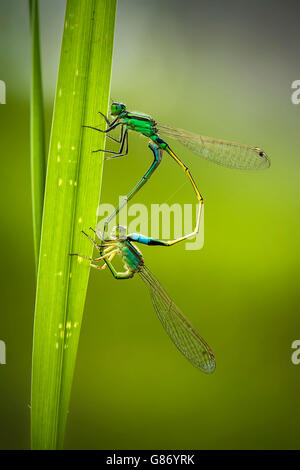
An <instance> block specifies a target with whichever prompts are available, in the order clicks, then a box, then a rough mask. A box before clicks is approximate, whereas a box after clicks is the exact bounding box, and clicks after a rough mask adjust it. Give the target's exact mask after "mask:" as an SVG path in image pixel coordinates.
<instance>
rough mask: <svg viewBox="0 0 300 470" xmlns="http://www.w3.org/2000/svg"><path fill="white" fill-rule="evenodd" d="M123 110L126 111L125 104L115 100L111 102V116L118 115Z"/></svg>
mask: <svg viewBox="0 0 300 470" xmlns="http://www.w3.org/2000/svg"><path fill="white" fill-rule="evenodd" d="M124 111H126V105H125V104H123V103H117V102H114V103H112V104H111V107H110V114H111V115H112V116H118V115H119V114H121V113H123V112H124Z"/></svg>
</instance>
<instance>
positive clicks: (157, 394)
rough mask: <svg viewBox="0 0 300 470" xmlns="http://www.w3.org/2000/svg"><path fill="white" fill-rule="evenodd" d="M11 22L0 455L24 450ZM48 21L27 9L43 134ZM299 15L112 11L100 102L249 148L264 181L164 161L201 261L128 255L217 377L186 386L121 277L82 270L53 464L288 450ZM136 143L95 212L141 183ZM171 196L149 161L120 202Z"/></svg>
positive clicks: (160, 4) (190, 371) (170, 254)
mask: <svg viewBox="0 0 300 470" xmlns="http://www.w3.org/2000/svg"><path fill="white" fill-rule="evenodd" d="M27 6H28V5H27V1H25V0H24V1H23V0H22V1H21V0H11V1H10V2H1V4H0V63H1V67H0V79H1V80H4V81H5V82H6V85H7V104H6V105H1V106H0V129H1V141H0V148H1V168H2V170H1V199H0V200H1V219H2V223H1V226H2V230H1V246H2V250H1V251H2V259H1V278H0V280H1V291H2V296H1V299H2V301H1V320H0V339H1V340H4V341H5V342H6V345H7V364H6V365H2V366H0V380H1V387H0V422H1V426H0V447H1V448H2V449H10V448H28V447H29V444H30V443H29V418H30V369H31V348H32V328H33V308H34V255H33V240H32V220H31V201H30V167H29V83H30V40H29V19H28V12H27ZM64 6H65V3H64V2H63V1H59V0H56V1H53V0H51V1H50V0H42V1H41V8H40V10H41V11H40V13H41V37H42V53H43V57H42V60H43V78H44V92H45V100H46V122H47V134H48V135H49V131H50V124H51V113H52V104H53V98H54V92H55V82H56V74H57V68H58V60H59V50H60V40H61V35H62V27H63V19H64ZM298 17H299V3H297V2H296V1H286V2H282V1H268V0H256V1H252V2H248V1H247V2H245V1H233V0H230V1H227V2H222V1H221V0H218V1H197V0H186V1H185V2H180V1H174V0H160V1H157V0H152V1H151V2H149V1H146V0H122V1H120V2H119V5H118V10H117V20H116V37H115V50H114V60H113V74H112V91H111V97H112V98H113V99H114V100H122V101H124V102H126V103H127V105H128V107H129V108H131V109H133V110H139V111H142V112H145V113H148V114H151V115H152V116H154V117H155V118H156V119H157V120H160V121H162V122H165V123H167V124H169V125H172V126H175V127H182V128H186V129H189V130H191V131H194V132H199V133H202V134H204V135H211V136H215V137H220V138H225V139H229V140H235V141H240V142H244V143H249V144H252V145H257V146H261V147H262V148H263V149H264V150H265V151H266V152H267V153H268V155H270V157H271V159H272V166H271V168H270V169H269V170H267V171H265V172H257V173H251V172H249V173H247V172H240V171H234V170H228V169H225V168H221V167H218V166H215V165H213V164H210V163H209V162H205V161H201V159H200V158H197V156H194V155H193V154H191V153H189V152H188V150H186V149H185V148H183V147H181V146H180V144H174V145H173V147H174V150H175V151H176V152H177V153H178V154H179V155H180V156H181V157H182V158H183V160H184V161H185V162H187V164H188V165H189V167H190V168H191V169H192V173H193V175H194V177H195V179H196V181H197V182H198V185H199V187H200V189H201V192H202V194H203V196H204V200H205V244H204V248H203V249H202V250H201V251H186V250H185V249H184V246H180V244H179V245H177V246H174V247H173V248H172V249H164V248H162V247H145V248H144V249H143V254H144V257H145V261H146V263H147V264H148V265H149V266H150V268H151V269H152V271H153V272H154V273H155V274H156V276H157V277H158V278H159V279H160V281H161V282H162V284H163V285H164V287H165V288H166V289H167V291H168V292H169V293H170V295H171V296H172V297H173V298H174V300H175V302H176V303H177V304H178V305H179V306H180V307H181V309H182V310H183V311H184V312H185V314H186V315H187V316H188V317H189V319H190V320H191V321H192V322H193V324H194V325H195V326H196V327H197V328H198V329H199V331H200V332H201V334H202V335H203V336H204V338H205V339H206V340H207V341H208V343H209V344H210V345H211V347H212V349H213V351H214V353H215V355H216V360H217V370H216V372H215V374H213V375H212V376H206V375H204V374H201V373H199V372H198V371H197V370H196V369H194V368H193V367H192V366H190V365H189V363H188V362H187V361H186V360H185V359H184V358H183V357H182V356H181V355H180V354H179V353H178V352H177V351H176V349H175V348H174V346H173V345H172V344H171V342H170V341H169V339H168V338H167V336H166V334H165V333H164V331H163V329H162V328H161V326H160V324H159V321H158V320H157V318H156V317H155V313H154V311H153V308H152V305H151V301H150V298H149V295H148V292H147V289H146V288H145V286H144V285H143V283H142V282H141V281H140V280H139V279H138V278H134V279H133V280H131V281H128V282H120V283H118V282H117V281H114V280H113V278H112V277H111V275H110V273H109V272H106V271H104V272H103V273H101V272H92V273H91V278H90V284H89V289H88V296H87V302H86V309H85V314H84V322H83V327H82V333H81V340H80V344H79V352H78V360H77V367H76V371H75V379H74V387H73V391H72V398H71V404H70V413H69V420H68V426H67V432H66V444H65V445H66V448H69V449H78V448H83V449H93V448H95V449H176V448H178V449H218V448H222V449H234V448H238V449H264V448H268V449H279V448H282V449H290V448H299V420H300V409H299V386H300V365H299V366H295V365H293V364H292V362H291V353H292V349H291V344H292V342H293V341H294V340H295V339H299V336H300V317H299V300H298V298H299V292H298V291H299V275H300V273H299V254H300V249H299V229H300V222H299V196H300V185H299V169H300V161H299V146H298V135H299V113H300V105H299V106H296V105H293V104H292V102H291V98H290V96H291V91H292V90H291V83H292V81H293V80H296V79H300V77H299V60H298V56H299V51H298V47H299V41H300V32H299V26H298ZM98 119H99V118H98V117H95V124H100V120H99V122H98V121H97V120H98ZM91 124H93V123H91ZM146 144H147V141H145V140H143V139H142V138H141V137H139V136H136V135H130V154H129V156H128V157H127V158H124V159H118V160H116V161H113V160H112V161H108V162H106V164H105V169H104V184H103V191H102V201H103V202H105V203H112V204H116V202H117V200H118V196H119V195H121V194H126V193H127V192H128V190H129V189H130V188H131V187H132V186H133V185H134V184H135V182H136V181H137V179H138V178H139V177H140V176H141V175H142V174H143V172H144V170H145V169H146V168H147V166H148V165H149V163H150V161H151V155H150V152H149V151H148V149H147V146H146ZM166 181H168V184H165V182H166ZM182 182H183V175H182V174H181V173H180V171H179V170H178V169H177V168H176V165H174V163H173V162H172V161H170V159H168V158H165V159H164V161H163V163H162V165H161V167H160V170H159V171H158V172H157V174H155V175H154V177H153V180H152V181H151V183H149V184H148V185H147V186H146V187H145V188H144V189H143V190H142V192H141V193H140V194H139V195H138V196H137V198H136V199H135V201H134V202H140V203H147V204H150V203H151V202H152V203H162V202H164V201H166V200H168V202H169V203H175V202H185V203H188V202H192V201H193V197H194V196H193V193H192V192H191V189H190V187H189V185H188V184H186V185H184V186H183V187H181V185H182ZM180 187H181V189H180V190H179V191H178V192H177V193H176V194H174V193H175V192H176V190H177V188H180ZM53 229H54V230H55V227H53ZM100 277H101V282H99V281H100V280H99V278H100ZM100 286H101V288H100Z"/></svg>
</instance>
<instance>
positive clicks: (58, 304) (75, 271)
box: [31, 0, 116, 449]
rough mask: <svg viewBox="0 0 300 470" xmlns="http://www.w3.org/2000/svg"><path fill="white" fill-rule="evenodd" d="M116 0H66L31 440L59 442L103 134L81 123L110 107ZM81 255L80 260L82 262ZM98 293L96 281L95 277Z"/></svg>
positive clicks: (43, 444) (45, 445)
mask: <svg viewBox="0 0 300 470" xmlns="http://www.w3.org/2000/svg"><path fill="white" fill-rule="evenodd" d="M115 10H116V0H89V1H86V0H68V1H67V7H66V16H65V27H64V33H63V41H62V49H61V58H60V65H59V73H58V83H57V90H56V98H55V107H54V116H53V123H52V131H51V140H50V152H49V159H48V170H47V181H46V190H45V205H44V214H43V227H42V237H41V249H40V260H39V272H38V283H37V295H36V310H35V324H34V346H33V364H32V397H31V434H32V448H34V449H55V448H61V447H62V446H63V439H64V431H65V425H66V419H67V413H68V406H69V399H70V393H71V386H72V379H73V373H74V366H75V360H76V353H77V346H78V340H79V332H80V326H81V320H82V313H83V309H84V302H85V296H86V290H87V283H88V276H89V271H90V267H89V262H88V261H82V260H81V259H80V258H77V257H70V256H69V253H74V252H76V253H83V254H85V255H87V256H91V255H92V244H91V243H90V242H89V240H88V239H87V238H86V237H84V236H83V235H82V234H81V230H82V229H86V230H88V228H89V227H90V226H95V223H96V209H97V206H98V202H99V193H100V188H101V178H102V165H103V154H101V153H95V154H92V153H91V150H92V149H99V148H103V147H104V145H105V141H104V134H101V133H100V132H99V133H98V132H93V131H92V130H90V129H83V128H82V127H81V126H82V124H90V123H94V122H95V119H96V116H97V114H96V113H97V111H100V110H101V111H102V112H104V113H106V112H107V109H108V100H109V88H110V78H111V61H112V50H113V37H114V22H115ZM80 261H82V262H80ZM99 291H100V293H101V285H99Z"/></svg>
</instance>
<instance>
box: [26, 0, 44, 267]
mask: <svg viewBox="0 0 300 470" xmlns="http://www.w3.org/2000/svg"><path fill="white" fill-rule="evenodd" d="M29 7H30V24H31V57H32V60H31V63H32V65H31V67H32V70H31V105H30V160H31V162H30V163H31V194H32V220H33V240H34V255H35V266H36V271H37V266H38V259H39V249H40V238H41V227H42V215H43V203H44V188H45V173H46V159H45V128H44V104H43V88H42V73H41V59H40V33H39V12H38V0H30V2H29Z"/></svg>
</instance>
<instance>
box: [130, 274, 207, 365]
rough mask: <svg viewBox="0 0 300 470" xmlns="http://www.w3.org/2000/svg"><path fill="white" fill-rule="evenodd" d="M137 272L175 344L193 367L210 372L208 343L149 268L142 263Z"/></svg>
mask: <svg viewBox="0 0 300 470" xmlns="http://www.w3.org/2000/svg"><path fill="white" fill-rule="evenodd" d="M139 274H140V276H141V278H142V279H143V281H144V282H145V283H146V284H147V285H148V287H149V290H150V295H151V299H152V302H153V305H154V308H155V311H156V313H157V315H158V318H159V319H160V321H161V323H162V325H163V327H164V329H165V330H166V332H167V333H168V335H169V337H170V338H171V340H172V341H173V343H174V344H175V346H176V347H177V348H178V349H179V351H180V352H181V353H182V354H183V355H184V356H185V357H186V358H187V359H188V360H189V361H190V362H191V363H192V364H193V365H194V366H195V367H197V368H198V369H200V370H202V371H203V372H205V373H206V374H211V373H212V372H213V371H214V370H215V367H216V363H215V358H214V355H213V353H212V351H211V349H210V347H209V346H208V344H207V343H206V342H205V341H204V339H203V338H201V336H200V335H199V333H198V332H197V331H196V330H195V328H194V327H193V326H192V325H191V324H190V323H189V321H188V320H187V319H186V318H185V317H184V315H183V314H182V312H181V311H180V310H179V308H178V307H177V306H176V305H175V304H174V302H173V301H172V300H171V299H170V297H169V296H168V294H167V293H166V291H165V290H164V288H163V287H162V286H161V285H160V283H159V282H158V280H157V279H156V278H155V276H154V275H153V274H152V273H151V272H150V271H149V269H148V268H146V266H144V265H143V266H141V268H140V270H139Z"/></svg>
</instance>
